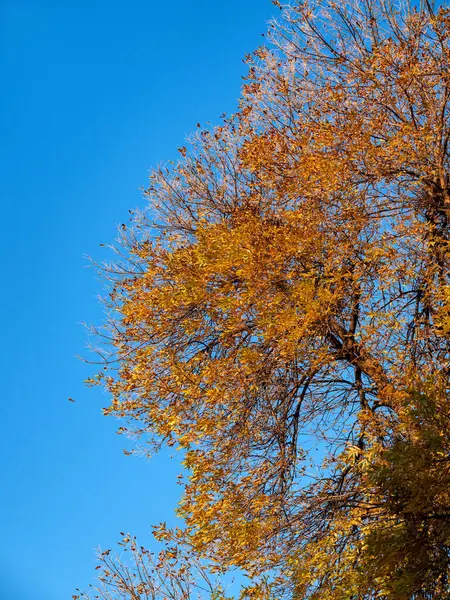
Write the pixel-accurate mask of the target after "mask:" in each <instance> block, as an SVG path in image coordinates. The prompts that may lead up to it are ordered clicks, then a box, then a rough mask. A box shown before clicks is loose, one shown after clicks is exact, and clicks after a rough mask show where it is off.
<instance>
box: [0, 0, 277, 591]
mask: <svg viewBox="0 0 450 600" xmlns="http://www.w3.org/2000/svg"><path fill="white" fill-rule="evenodd" d="M274 11H275V9H274V7H273V6H272V4H271V2H270V0H227V1H226V2H216V1H215V0H192V1H190V2H187V1H186V0H172V1H171V2H164V1H163V0H161V1H158V2H157V1H154V0H140V1H137V0H128V1H127V2H125V1H122V2H118V1H116V0H108V1H106V0H0V64H1V71H2V80H3V81H2V93H1V95H0V115H1V117H0V119H1V121H2V123H1V125H2V144H1V154H2V156H1V161H0V197H1V206H2V213H3V214H2V224H1V229H2V234H1V238H0V239H1V244H2V255H3V261H2V268H1V296H0V301H1V315H2V318H3V325H2V330H3V335H2V344H1V354H2V356H1V363H0V364H1V373H2V402H1V423H2V432H1V438H0V439H1V446H2V447H1V452H0V461H1V463H0V464H1V472H0V477H1V495H0V514H1V534H2V543H1V545H0V547H1V553H2V556H1V558H0V599H1V600H63V599H64V598H70V596H71V594H72V593H73V591H74V588H75V587H76V586H80V587H83V586H86V584H87V583H88V582H89V581H90V580H91V578H92V577H93V575H94V564H95V559H94V552H93V550H94V548H96V547H98V546H99V545H101V546H102V547H104V548H105V547H110V546H111V545H112V544H113V543H114V542H115V541H116V540H117V539H118V537H119V531H121V530H130V531H132V532H133V533H136V534H138V535H139V536H140V538H141V540H142V541H143V542H144V543H146V541H148V539H149V531H150V525H151V524H152V523H156V522H159V521H161V520H170V519H171V517H172V514H173V508H174V505H175V504H176V502H177V499H178V493H179V488H178V487H177V486H176V484H175V479H176V474H177V473H178V470H179V467H178V465H177V463H176V461H175V460H172V461H171V460H170V459H169V457H168V456H162V455H161V456H160V457H158V458H157V459H155V460H154V461H150V462H148V461H144V460H139V459H137V458H128V457H126V456H124V455H123V453H122V448H123V447H124V444H125V440H124V439H123V438H121V437H120V436H117V435H115V434H114V431H115V430H116V428H117V427H118V423H117V422H116V421H114V420H113V419H106V418H104V417H103V416H102V415H101V407H102V406H105V405H106V404H107V403H108V399H107V397H106V396H104V395H103V394H102V393H101V392H100V390H89V389H87V388H85V387H84V386H83V383H82V382H83V380H84V379H85V378H86V377H87V376H88V375H89V374H90V369H89V367H87V366H86V365H85V364H83V363H81V362H79V361H78V360H77V359H76V355H77V354H83V353H84V352H85V350H84V348H85V344H86V333H85V331H84V330H83V327H82V326H81V325H79V323H80V322H81V321H88V322H93V323H99V322H100V321H101V318H102V315H101V308H100V306H99V305H98V303H97V301H96V295H97V294H98V293H99V292H101V283H100V282H99V281H98V280H97V278H96V274H95V273H94V271H93V270H92V269H89V268H86V264H87V262H86V260H85V259H84V258H83V256H84V255H91V256H93V257H95V258H96V259H101V258H102V256H103V255H102V252H103V250H102V248H100V247H99V244H100V243H109V242H111V241H112V240H113V238H114V237H115V228H116V226H117V225H118V224H120V223H122V222H123V221H125V220H126V219H127V218H128V209H130V208H134V207H137V206H143V200H142V198H141V194H140V192H139V188H140V186H143V185H146V182H147V173H148V170H149V169H150V168H151V167H152V166H154V165H156V164H158V163H159V162H161V161H164V160H168V159H173V158H176V157H177V151H176V148H177V147H178V146H180V145H182V144H183V141H184V139H185V136H186V134H188V133H189V131H191V130H193V129H195V125H196V123H197V122H198V121H199V122H201V123H205V122H206V121H211V122H212V123H218V122H219V115H220V114H221V113H222V112H224V111H226V112H232V111H233V110H234V109H235V108H236V100H237V98H238V96H239V89H240V86H241V76H242V75H243V74H244V73H245V66H244V65H243V64H242V62H241V59H242V57H243V56H244V54H245V53H247V52H249V51H251V50H252V49H253V48H254V47H256V46H257V45H258V44H260V43H261V41H262V38H261V33H262V32H263V31H265V28H266V22H267V20H268V19H269V18H270V16H271V15H272V14H273V12H274ZM69 396H71V397H73V398H75V399H76V403H74V404H73V403H70V402H68V400H67V398H68V397H69Z"/></svg>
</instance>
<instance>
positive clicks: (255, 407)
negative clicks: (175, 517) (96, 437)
mask: <svg viewBox="0 0 450 600" xmlns="http://www.w3.org/2000/svg"><path fill="white" fill-rule="evenodd" d="M275 4H278V3H275ZM280 8H282V12H281V17H280V20H279V21H276V22H274V23H273V24H272V25H271V28H270V32H269V42H268V45H267V46H265V47H262V48H259V49H258V50H257V51H256V52H255V53H254V54H253V55H251V56H250V57H248V62H249V74H248V77H247V81H246V84H245V86H244V88H243V97H242V100H241V105H240V108H239V111H238V112H237V114H236V115H234V116H233V117H231V118H229V119H227V120H225V121H224V122H223V124H222V125H221V126H220V127H217V128H215V129H214V130H212V131H203V130H202V131H199V133H198V135H197V136H195V138H194V139H193V140H192V143H191V146H190V148H189V149H186V148H181V149H180V153H181V158H180V161H179V162H178V163H177V164H171V165H169V166H168V167H164V168H160V169H158V170H156V171H155V172H154V173H153V174H152V176H151V184H150V187H149V189H148V190H147V196H148V198H149V200H150V207H151V208H150V209H149V210H148V211H146V212H145V213H144V214H141V215H135V216H134V217H133V228H132V229H130V230H128V229H127V228H126V227H125V228H124V229H123V231H122V235H121V239H120V244H119V252H120V254H121V256H122V259H123V260H121V261H119V263H120V264H116V265H111V266H109V267H106V268H105V275H106V277H108V278H109V279H110V281H111V292H110V295H109V298H108V301H107V304H108V307H109V326H108V328H107V329H108V333H107V334H105V335H106V336H107V338H108V340H107V341H108V344H109V349H110V352H111V355H110V359H106V363H107V366H108V364H110V365H111V368H110V370H109V371H108V370H106V371H102V372H101V373H100V374H99V376H98V377H97V378H96V380H95V382H96V383H104V384H105V385H106V387H107V389H108V390H109V391H110V393H111V395H112V402H111V405H110V407H109V408H108V409H106V411H105V412H106V413H107V414H113V415H116V416H118V417H120V418H124V419H125V420H126V422H127V423H128V426H129V428H131V429H132V431H133V433H138V434H142V435H143V436H144V438H145V439H146V440H147V441H148V442H149V443H150V444H152V445H153V446H155V445H156V446H158V445H159V444H162V443H168V444H170V445H175V444H176V445H177V447H179V448H180V449H181V450H182V451H183V452H184V456H185V459H184V464H185V466H186V468H187V469H188V472H189V476H188V478H187V481H186V485H185V495H184V499H183V502H182V505H181V508H180V509H179V514H180V515H181V516H183V517H184V519H185V524H186V535H187V536H188V538H189V540H190V542H189V543H190V544H191V545H192V548H193V549H194V550H195V551H196V552H197V553H198V554H199V555H200V556H206V557H208V559H209V560H211V561H213V562H216V563H217V564H219V565H221V566H222V567H239V568H241V569H243V570H245V571H246V572H247V573H248V574H249V575H250V576H253V577H258V576H261V575H263V574H265V573H270V575H271V577H272V580H273V586H274V587H273V590H274V591H273V593H274V594H275V596H276V597H281V596H291V597H295V598H297V599H300V598H302V599H307V598H310V599H317V600H319V599H336V600H344V599H347V600H350V599H367V600H369V599H372V598H383V599H386V600H387V599H389V600H390V599H405V600H406V599H420V598H422V599H426V598H439V599H445V598H450V584H449V581H448V578H449V574H450V573H449V569H450V555H449V550H450V471H449V468H450V441H449V435H448V434H449V422H450V421H449V416H450V414H449V410H450V409H449V403H448V390H449V387H450V386H449V372H450V362H449V361H450V356H449V354H450V353H449V350H450V348H449V336H450V287H449V286H450V282H449V269H448V266H449V214H450V213H449V211H450V187H449V186H450V179H449V147H448V146H449V135H450V127H449V108H448V102H449V96H450V87H449V82H450V70H449V58H450V48H449V40H450V13H449V11H448V10H447V8H445V7H439V8H434V7H433V6H432V5H431V4H430V3H429V2H426V1H425V2H424V3H423V4H422V5H421V6H420V7H418V6H415V5H414V4H410V3H408V2H404V3H399V4H397V3H394V2H391V0H386V1H385V0H351V2H346V3H339V2H329V1H327V0H324V1H323V2H322V1H320V0H318V1H317V2H316V1H314V0H312V1H311V2H307V3H298V4H295V5H293V6H285V7H280ZM117 364H118V365H119V366H118V368H117V369H116V367H115V365H117ZM115 369H116V370H115ZM126 429H127V428H124V430H126ZM161 535H162V536H163V537H164V535H165V534H164V533H162V534H161ZM257 594H258V588H257V587H256V588H255V595H257Z"/></svg>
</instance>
